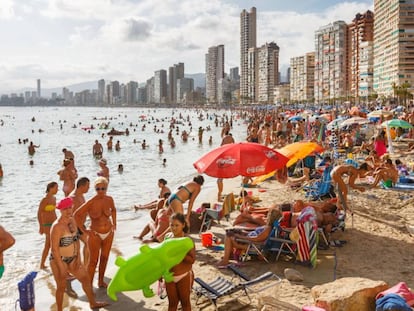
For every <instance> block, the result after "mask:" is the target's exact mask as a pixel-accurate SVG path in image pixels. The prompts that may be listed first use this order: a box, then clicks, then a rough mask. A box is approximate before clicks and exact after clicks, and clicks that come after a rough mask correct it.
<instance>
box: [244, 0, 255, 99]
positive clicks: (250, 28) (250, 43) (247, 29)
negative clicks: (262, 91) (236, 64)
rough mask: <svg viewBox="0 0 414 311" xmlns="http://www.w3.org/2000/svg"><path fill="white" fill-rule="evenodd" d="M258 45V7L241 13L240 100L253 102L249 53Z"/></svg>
mask: <svg viewBox="0 0 414 311" xmlns="http://www.w3.org/2000/svg"><path fill="white" fill-rule="evenodd" d="M255 47H256V8H255V7H252V8H251V9H250V12H247V11H246V10H243V11H242V12H241V13H240V100H241V103H246V102H251V99H249V100H247V99H248V98H250V96H249V76H250V74H249V54H250V49H251V48H255Z"/></svg>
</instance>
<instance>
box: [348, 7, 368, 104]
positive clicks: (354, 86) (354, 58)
mask: <svg viewBox="0 0 414 311" xmlns="http://www.w3.org/2000/svg"><path fill="white" fill-rule="evenodd" d="M373 40H374V13H372V12H371V11H369V10H368V11H366V12H365V13H364V14H359V13H358V14H357V15H356V16H355V18H354V20H353V21H352V23H351V24H349V25H348V66H347V70H348V89H349V95H350V96H352V97H355V98H358V97H359V96H360V95H359V82H360V81H361V69H360V68H359V60H360V57H361V55H360V54H361V44H362V43H363V42H367V41H369V42H372V41H373Z"/></svg>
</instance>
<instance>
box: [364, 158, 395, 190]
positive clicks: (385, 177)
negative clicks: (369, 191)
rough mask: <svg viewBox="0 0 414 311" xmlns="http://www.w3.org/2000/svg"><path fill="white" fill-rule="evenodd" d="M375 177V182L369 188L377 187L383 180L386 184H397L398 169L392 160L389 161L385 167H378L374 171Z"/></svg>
mask: <svg viewBox="0 0 414 311" xmlns="http://www.w3.org/2000/svg"><path fill="white" fill-rule="evenodd" d="M373 176H374V177H375V180H374V182H373V183H372V185H371V186H370V187H369V188H374V187H376V186H377V185H378V183H379V182H380V181H381V180H382V181H384V182H387V181H391V182H392V184H396V183H397V181H398V178H399V174H398V169H397V168H396V167H395V166H394V164H392V160H391V159H387V160H386V161H385V164H384V166H381V167H378V168H377V169H376V170H375V171H374V174H373Z"/></svg>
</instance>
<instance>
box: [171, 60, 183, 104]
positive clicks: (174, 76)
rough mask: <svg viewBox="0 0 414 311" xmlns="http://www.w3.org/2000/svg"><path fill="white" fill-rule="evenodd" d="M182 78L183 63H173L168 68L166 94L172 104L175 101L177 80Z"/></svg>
mask: <svg viewBox="0 0 414 311" xmlns="http://www.w3.org/2000/svg"><path fill="white" fill-rule="evenodd" d="M182 78H184V63H178V64H174V66H171V67H169V68H168V91H167V96H168V100H169V102H170V103H172V104H175V103H176V102H177V80H178V79H182Z"/></svg>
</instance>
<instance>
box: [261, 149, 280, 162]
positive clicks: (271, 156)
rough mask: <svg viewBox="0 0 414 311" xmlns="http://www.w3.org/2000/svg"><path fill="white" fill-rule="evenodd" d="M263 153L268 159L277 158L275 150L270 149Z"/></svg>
mask: <svg viewBox="0 0 414 311" xmlns="http://www.w3.org/2000/svg"><path fill="white" fill-rule="evenodd" d="M264 154H265V155H266V157H268V158H269V159H271V158H275V160H277V155H276V152H273V151H271V150H269V151H265V153H264Z"/></svg>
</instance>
